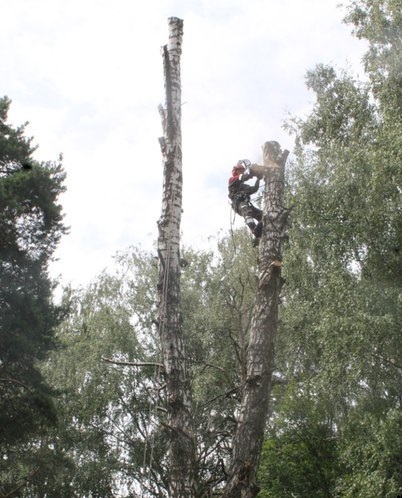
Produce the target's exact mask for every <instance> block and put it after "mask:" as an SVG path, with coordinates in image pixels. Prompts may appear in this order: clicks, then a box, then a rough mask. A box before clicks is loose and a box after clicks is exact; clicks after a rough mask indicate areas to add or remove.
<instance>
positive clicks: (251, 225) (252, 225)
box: [246, 219, 256, 233]
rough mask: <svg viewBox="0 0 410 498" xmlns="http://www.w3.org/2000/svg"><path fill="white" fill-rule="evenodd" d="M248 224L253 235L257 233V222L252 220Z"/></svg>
mask: <svg viewBox="0 0 410 498" xmlns="http://www.w3.org/2000/svg"><path fill="white" fill-rule="evenodd" d="M246 224H247V225H248V227H249V230H250V231H251V232H252V233H255V229H256V224H255V222H254V221H253V220H252V219H251V220H249V221H246Z"/></svg>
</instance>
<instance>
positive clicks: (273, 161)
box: [223, 142, 289, 498]
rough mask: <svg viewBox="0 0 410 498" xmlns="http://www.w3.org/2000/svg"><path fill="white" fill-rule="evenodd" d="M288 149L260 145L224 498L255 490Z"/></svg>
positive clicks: (278, 281) (249, 495) (274, 322)
mask: <svg viewBox="0 0 410 498" xmlns="http://www.w3.org/2000/svg"><path fill="white" fill-rule="evenodd" d="M288 154H289V152H288V151H287V150H285V151H283V152H282V150H281V147H280V145H279V144H278V143H277V142H266V143H265V144H264V168H263V170H264V175H265V176H264V177H265V191H264V200H263V203H264V205H263V233H262V238H261V241H260V245H259V279H258V289H257V292H256V297H255V306H254V309H253V315H252V321H251V331H250V340H249V347H248V356H247V376H246V382H245V386H244V390H243V397H242V403H241V410H240V417H239V422H238V428H237V432H236V434H235V437H234V440H233V454H232V461H231V466H230V470H229V474H228V481H227V485H226V487H225V490H224V494H223V497H224V498H253V497H255V496H256V495H257V494H258V492H259V487H258V484H257V471H258V467H259V459H260V454H261V449H262V443H263V435H264V430H265V424H266V418H267V415H268V411H269V400H270V391H271V387H272V375H273V360H274V346H275V337H276V332H277V326H278V304H279V294H280V290H281V286H282V277H281V261H282V242H283V238H284V234H285V230H286V226H287V219H288V211H287V210H286V209H284V207H283V191H284V172H285V163H286V159H287V157H288Z"/></svg>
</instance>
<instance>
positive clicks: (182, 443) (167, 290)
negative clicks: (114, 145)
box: [158, 17, 196, 498]
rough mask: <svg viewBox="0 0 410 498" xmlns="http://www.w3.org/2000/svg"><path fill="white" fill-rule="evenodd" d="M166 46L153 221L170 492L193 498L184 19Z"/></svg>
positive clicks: (172, 26)
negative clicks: (183, 260)
mask: <svg viewBox="0 0 410 498" xmlns="http://www.w3.org/2000/svg"><path fill="white" fill-rule="evenodd" d="M168 25H169V44H168V46H164V47H163V48H162V56H163V65H164V80H165V81H164V83H165V96H166V105H165V109H164V108H163V107H162V106H160V107H159V112H160V115H161V121H162V128H163V134H164V135H163V137H161V138H160V139H159V142H160V146H161V152H162V156H163V166H164V175H163V195H162V208H161V216H160V219H159V221H158V256H159V257H158V270H159V275H158V297H159V317H158V329H159V335H160V342H161V349H162V357H163V362H164V370H163V372H164V376H165V382H166V387H167V413H168V418H167V423H166V424H164V426H165V427H167V429H168V430H167V434H168V438H169V478H168V482H169V496H170V497H171V498H194V496H195V489H196V485H195V481H196V476H195V474H194V469H195V442H194V435H193V429H192V416H191V397H192V394H191V385H190V380H189V376H188V371H187V365H186V359H185V344H184V341H183V338H182V320H181V304H180V273H181V269H180V258H179V253H180V251H179V248H180V224H181V215H182V146H181V142H182V140H181V81H180V56H181V44H182V34H183V21H182V20H181V19H178V18H176V17H171V18H169V19H168Z"/></svg>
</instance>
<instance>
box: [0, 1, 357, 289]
mask: <svg viewBox="0 0 410 498" xmlns="http://www.w3.org/2000/svg"><path fill="white" fill-rule="evenodd" d="M0 3H1V30H0V54H1V59H0V60H1V66H0V81H1V87H0V96H4V95H7V96H8V97H9V98H10V99H11V100H12V105H11V109H10V114H9V122H10V123H11V124H13V125H15V126H17V125H20V124H22V123H24V122H26V121H29V126H28V128H27V133H28V134H29V135H31V136H33V137H34V142H35V143H36V144H38V146H39V147H38V150H37V152H36V154H35V157H36V159H39V160H57V158H58V156H59V154H60V153H62V154H63V156H64V163H63V164H64V168H65V170H66V172H67V180H66V186H67V193H65V194H64V195H63V196H62V198H61V202H62V204H63V207H64V212H65V221H66V224H68V225H69V226H70V227H71V229H70V234H69V235H67V236H65V237H64V239H63V241H62V242H61V244H60V247H59V249H58V251H57V253H56V256H57V257H58V258H59V260H58V261H57V262H56V263H55V264H53V265H52V272H53V276H57V275H60V276H61V279H62V281H63V282H65V283H67V282H72V283H73V284H74V285H82V284H87V283H88V282H89V281H90V280H91V279H92V278H93V277H94V276H96V275H97V274H99V273H100V272H101V270H103V269H104V268H105V267H109V266H110V265H111V264H112V256H113V255H114V254H115V253H116V252H117V251H121V250H124V249H126V248H127V247H128V246H130V245H140V246H141V247H142V248H143V249H147V250H151V249H154V248H155V244H156V238H157V225H156V222H157V220H158V218H159V215H160V207H161V193H162V158H161V153H160V148H159V144H158V137H160V136H161V135H162V129H161V123H160V117H159V114H158V111H157V108H158V105H159V104H161V103H164V87H163V74H162V58H161V52H160V48H161V46H162V45H165V44H167V42H168V18H169V17H171V16H176V17H179V18H181V19H183V20H184V37H183V45H182V59H181V66H182V101H183V108H182V110H183V113H182V120H183V122H182V140H183V172H184V192H183V208H184V213H183V220H182V241H183V243H185V244H188V245H192V246H195V247H197V248H201V249H202V248H205V247H207V245H208V244H209V237H212V236H214V235H216V234H217V233H218V232H219V231H227V230H229V227H230V224H231V220H232V217H231V213H230V207H229V203H228V199H227V180H228V177H229V175H230V171H231V168H232V166H233V165H234V164H235V163H236V161H237V160H238V159H243V158H249V159H250V160H251V161H253V162H260V161H261V160H262V154H261V152H262V145H263V143H264V142H265V141H267V140H277V141H278V142H280V144H281V145H282V148H287V149H289V150H292V147H293V141H292V137H290V136H288V135H287V134H286V132H284V131H283V129H282V124H283V121H284V120H285V119H286V118H287V116H288V115H289V113H290V114H292V115H297V116H303V115H304V114H306V112H308V111H309V109H310V108H311V105H312V102H313V94H312V93H310V92H308V91H307V89H306V86H305V75H306V71H307V70H309V69H313V68H314V66H315V65H316V64H318V63H325V64H332V65H334V66H336V67H344V68H350V71H351V73H352V74H353V75H357V74H358V73H359V72H360V60H361V56H362V54H363V51H364V50H365V44H364V43H363V42H360V41H359V40H357V39H356V38H354V37H353V36H352V34H351V26H347V25H345V24H343V23H342V19H343V17H344V15H345V13H346V10H345V8H338V7H337V5H338V4H339V3H340V0H287V1H286V2H284V1H283V0H150V1H149V2H143V1H138V0H70V1H67V0H36V1H33V0H0ZM241 223H243V221H242V219H240V218H238V217H236V218H235V225H234V226H235V227H238V226H240V225H241Z"/></svg>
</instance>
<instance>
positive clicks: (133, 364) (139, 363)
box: [101, 357, 164, 369]
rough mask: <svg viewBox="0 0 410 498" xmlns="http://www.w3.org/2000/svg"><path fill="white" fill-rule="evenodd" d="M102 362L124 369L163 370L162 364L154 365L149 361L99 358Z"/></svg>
mask: <svg viewBox="0 0 410 498" xmlns="http://www.w3.org/2000/svg"><path fill="white" fill-rule="evenodd" d="M101 359H102V361H105V362H106V363H112V364H113V365H121V366H126V367H156V368H161V369H163V368H164V365H163V364H162V363H155V362H151V361H117V360H110V359H109V358H104V357H102V358H101Z"/></svg>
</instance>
